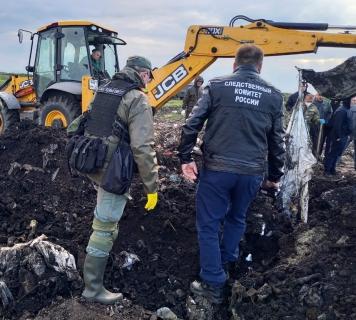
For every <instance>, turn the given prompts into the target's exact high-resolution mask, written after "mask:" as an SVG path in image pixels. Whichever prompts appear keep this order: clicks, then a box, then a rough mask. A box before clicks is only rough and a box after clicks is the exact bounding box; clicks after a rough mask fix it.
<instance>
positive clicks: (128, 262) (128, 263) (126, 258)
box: [119, 251, 140, 270]
mask: <svg viewBox="0 0 356 320" xmlns="http://www.w3.org/2000/svg"><path fill="white" fill-rule="evenodd" d="M119 256H120V258H121V260H123V262H122V263H121V265H120V268H122V269H127V270H131V269H132V266H133V265H134V264H135V263H136V262H139V261H140V258H139V257H138V256H137V255H136V254H134V253H129V252H126V251H122V252H120V253H119Z"/></svg>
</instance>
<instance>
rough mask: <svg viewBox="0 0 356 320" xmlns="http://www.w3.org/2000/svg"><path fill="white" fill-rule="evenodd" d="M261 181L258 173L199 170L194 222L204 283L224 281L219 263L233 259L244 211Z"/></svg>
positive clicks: (241, 231) (237, 245)
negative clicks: (255, 174)
mask: <svg viewBox="0 0 356 320" xmlns="http://www.w3.org/2000/svg"><path fill="white" fill-rule="evenodd" d="M261 182H262V176H254V175H242V174H236V173H228V172H218V171H212V170H206V169H205V170H203V171H202V172H201V176H200V181H199V185H198V190H197V198H196V207H197V216H196V224H197V231H198V240H199V248H200V267H201V270H200V277H201V278H202V280H203V281H205V282H206V283H209V284H210V285H213V286H222V285H223V284H224V283H225V281H226V274H225V272H224V270H223V267H222V264H223V263H226V262H230V261H236V260H237V258H238V256H239V242H240V240H241V238H242V236H243V234H244V232H245V228H246V222H245V220H246V212H247V209H248V207H249V205H250V203H251V201H252V200H253V199H254V198H255V196H256V193H257V191H258V190H259V187H260V184H261ZM221 227H222V233H221V234H220V231H221ZM220 240H221V241H220Z"/></svg>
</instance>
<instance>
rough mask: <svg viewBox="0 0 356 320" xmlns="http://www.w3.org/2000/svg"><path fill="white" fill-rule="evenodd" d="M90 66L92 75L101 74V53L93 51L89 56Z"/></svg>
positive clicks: (96, 50) (97, 50)
mask: <svg viewBox="0 0 356 320" xmlns="http://www.w3.org/2000/svg"><path fill="white" fill-rule="evenodd" d="M90 60H91V65H92V67H93V72H94V74H99V73H100V72H102V66H101V52H100V50H99V49H93V50H92V52H91V55H90Z"/></svg>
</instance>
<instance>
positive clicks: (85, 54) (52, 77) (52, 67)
mask: <svg viewBox="0 0 356 320" xmlns="http://www.w3.org/2000/svg"><path fill="white" fill-rule="evenodd" d="M21 32H22V31H21V30H20V31H19V39H22V37H23V36H22V34H21ZM36 36H37V49H36V52H35V58H34V62H33V65H32V66H31V65H30V64H31V55H32V47H31V54H30V59H29V65H28V66H27V67H26V70H27V71H28V72H31V73H33V77H32V78H33V88H34V91H35V93H36V97H37V99H36V102H37V104H39V105H40V109H41V110H40V115H39V123H40V124H43V125H46V126H56V127H66V126H67V125H69V123H70V122H71V121H72V120H73V119H74V118H75V117H76V116H78V115H79V114H80V113H81V111H83V109H85V108H83V105H82V102H83V101H82V95H83V94H85V93H84V92H83V91H84V90H86V91H88V90H91V89H94V88H95V87H96V85H97V84H98V83H99V82H101V81H105V79H110V78H111V77H112V76H113V75H114V74H115V72H117V71H119V62H118V49H117V46H118V45H125V44H126V42H125V41H124V40H122V39H120V38H118V37H117V33H116V32H115V31H112V30H109V29H107V28H104V27H102V26H99V25H97V24H94V23H91V22H89V21H59V22H55V23H52V24H49V25H46V26H43V27H41V28H39V29H38V31H37V32H36V33H35V34H32V37H31V39H32V45H33V42H34V40H35V38H36ZM93 50H94V51H98V52H99V53H96V54H94V53H93ZM95 57H96V59H95ZM98 57H99V58H98ZM83 81H86V83H85V84H84V83H83ZM86 94H88V93H86ZM90 96H91V95H90ZM85 107H86V106H85Z"/></svg>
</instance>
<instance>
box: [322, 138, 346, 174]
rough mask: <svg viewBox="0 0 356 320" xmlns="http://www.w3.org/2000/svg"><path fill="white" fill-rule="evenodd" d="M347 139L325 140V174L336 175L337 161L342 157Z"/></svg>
mask: <svg viewBox="0 0 356 320" xmlns="http://www.w3.org/2000/svg"><path fill="white" fill-rule="evenodd" d="M347 141H348V137H347V136H346V137H343V138H340V139H339V141H336V140H335V139H329V138H328V139H327V141H326V149H325V159H324V171H325V173H331V174H335V173H336V163H337V159H338V158H339V157H340V156H341V155H342V153H343V151H344V149H345V146H346V144H347Z"/></svg>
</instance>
